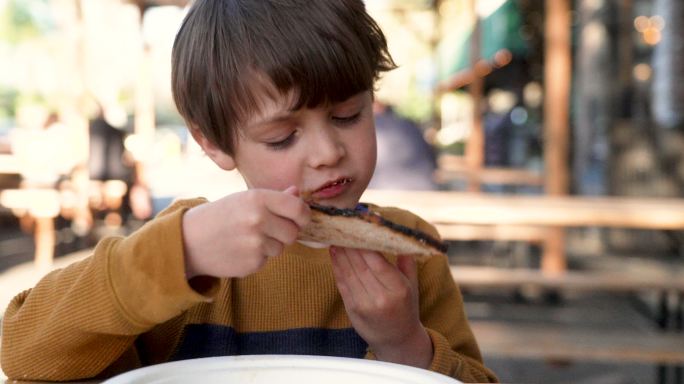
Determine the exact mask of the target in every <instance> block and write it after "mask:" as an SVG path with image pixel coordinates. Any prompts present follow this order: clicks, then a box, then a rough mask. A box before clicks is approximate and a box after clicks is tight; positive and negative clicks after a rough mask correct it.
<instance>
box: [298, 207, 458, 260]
mask: <svg viewBox="0 0 684 384" xmlns="http://www.w3.org/2000/svg"><path fill="white" fill-rule="evenodd" d="M309 206H310V207H311V209H314V210H316V211H319V212H323V213H325V214H326V215H330V216H343V217H357V218H359V219H362V220H365V221H367V222H369V223H375V224H380V225H382V226H385V227H387V228H390V229H392V230H394V231H396V232H399V233H402V234H404V235H407V236H411V237H413V238H414V239H416V240H418V241H420V242H421V243H423V244H427V245H429V246H431V247H433V248H435V249H437V250H438V251H440V252H442V253H446V251H447V249H448V247H447V245H446V244H444V243H442V242H441V241H439V240H437V239H435V238H433V237H432V236H430V235H428V234H426V233H423V232H421V231H418V230H416V229H412V228H409V227H406V226H403V225H401V224H397V223H394V222H392V221H389V220H387V219H384V218H383V217H382V216H380V215H378V214H377V213H374V212H371V211H370V209H369V208H368V206H367V205H366V204H358V205H357V206H356V208H354V209H349V208H336V207H330V206H326V205H318V204H315V203H312V204H309Z"/></svg>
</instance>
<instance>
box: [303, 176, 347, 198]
mask: <svg viewBox="0 0 684 384" xmlns="http://www.w3.org/2000/svg"><path fill="white" fill-rule="evenodd" d="M352 181H354V180H353V179H352V178H350V177H341V178H339V179H337V180H335V181H332V182H329V183H327V184H325V185H323V186H322V187H320V188H318V189H317V190H315V191H314V192H313V193H312V194H311V196H312V197H313V199H314V200H319V199H330V198H333V197H336V196H339V195H341V194H342V193H344V191H346V190H347V188H348V186H349V185H350V184H351V183H352Z"/></svg>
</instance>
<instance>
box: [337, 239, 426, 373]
mask: <svg viewBox="0 0 684 384" xmlns="http://www.w3.org/2000/svg"><path fill="white" fill-rule="evenodd" d="M330 256H331V258H332V266H333V273H334V275H335V281H336V284H337V288H338V289H339V291H340V295H341V296H342V300H343V301H344V306H345V308H346V310H347V314H348V315H349V319H350V320H351V322H352V325H353V326H354V329H355V330H356V331H357V332H358V333H359V335H360V336H361V337H362V338H363V339H364V340H366V342H367V343H368V345H369V347H370V348H371V350H372V351H373V353H374V354H375V356H376V357H377V358H378V359H379V360H383V361H389V362H394V363H400V364H406V365H412V366H416V367H420V368H428V367H429V366H430V363H431V362H432V356H433V349H432V341H431V340H430V336H429V335H428V333H427V331H426V330H425V328H424V327H423V325H422V323H421V322H420V309H419V306H418V275H417V272H416V264H415V260H413V258H412V257H410V256H399V258H398V260H397V266H396V267H395V266H394V265H392V264H391V263H390V262H388V261H387V260H386V259H385V258H384V257H383V256H382V255H381V254H380V253H378V252H373V251H365V250H358V249H349V248H338V247H331V248H330Z"/></svg>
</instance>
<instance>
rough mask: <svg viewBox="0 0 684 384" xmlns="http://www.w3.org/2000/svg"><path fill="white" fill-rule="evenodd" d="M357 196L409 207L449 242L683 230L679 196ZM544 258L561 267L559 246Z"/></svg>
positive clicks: (407, 193) (410, 193) (682, 203)
mask: <svg viewBox="0 0 684 384" xmlns="http://www.w3.org/2000/svg"><path fill="white" fill-rule="evenodd" d="M361 200H362V201H364V202H369V203H375V204H378V205H383V206H395V207H399V208H403V209H407V210H409V211H412V212H413V213H415V214H417V215H419V216H421V217H422V218H423V219H425V220H427V221H428V222H430V223H432V224H434V225H435V226H437V229H438V230H439V231H440V233H441V234H442V236H443V237H444V238H445V239H447V240H461V239H469V238H470V239H473V238H476V237H478V236H482V237H486V236H491V237H490V238H501V239H504V240H508V239H515V238H518V239H521V240H535V239H536V240H539V241H541V242H544V240H545V234H546V233H547V231H549V230H553V229H558V228H566V227H594V226H599V227H617V228H640V229H654V230H655V229H659V230H684V199H677V198H636V197H583V196H557V197H556V196H548V195H540V196H522V195H489V194H482V193H466V192H453V191H385V190H368V191H366V193H365V194H364V195H363V197H362V199H361ZM543 258H544V259H549V258H559V259H561V261H560V265H564V260H565V253H564V250H563V249H562V247H561V249H547V248H546V247H545V249H544V255H543ZM542 265H559V263H558V262H546V263H544V262H542ZM547 272H549V273H554V272H555V273H557V272H564V269H561V270H548V271H547Z"/></svg>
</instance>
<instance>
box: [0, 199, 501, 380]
mask: <svg viewBox="0 0 684 384" xmlns="http://www.w3.org/2000/svg"><path fill="white" fill-rule="evenodd" d="M204 201H205V200H201V199H197V200H185V201H179V202H177V203H175V204H174V205H172V206H171V207H169V208H168V209H166V210H165V211H164V212H162V213H161V214H160V215H159V216H158V217H157V218H155V219H154V220H152V221H150V222H149V223H147V224H146V225H145V226H144V227H142V228H141V229H140V230H138V231H137V232H136V233H134V234H132V235H131V236H129V237H126V238H108V239H104V240H102V241H101V242H100V243H99V244H98V245H97V247H96V248H95V250H94V253H93V255H92V256H90V257H89V258H87V259H85V260H83V261H80V262H77V263H74V264H72V265H70V266H68V267H67V268H64V269H62V270H57V271H54V272H52V273H50V274H48V275H47V276H45V277H44V278H43V279H42V280H41V281H40V282H39V283H38V284H37V285H36V286H35V287H34V288H33V289H31V290H27V291H25V292H22V293H20V294H19V295H17V296H16V297H15V298H14V299H13V301H12V302H11V303H10V305H9V307H8V308H7V311H6V312H5V318H4V320H3V333H2V337H3V340H2V353H1V356H2V369H3V370H4V372H5V374H6V375H7V376H8V377H9V378H13V379H24V380H54V381H60V380H75V379H85V378H93V377H99V378H104V377H108V376H112V375H114V374H117V373H120V372H124V371H127V370H131V369H134V368H137V367H141V366H145V365H149V364H156V363H162V362H166V361H170V360H179V359H187V358H196V357H207V356H221V355H245V354H308V355H329V356H344V357H357V358H364V357H365V358H373V356H372V353H369V352H368V351H367V344H366V343H365V342H364V340H363V339H362V338H361V337H359V335H358V334H357V333H356V332H355V331H354V329H353V328H352V327H351V323H350V321H349V318H348V317H347V315H346V312H345V310H344V306H343V304H342V299H341V297H340V296H339V294H338V292H337V289H336V286H335V282H334V279H333V275H332V269H331V264H330V260H329V257H328V253H327V252H328V251H327V250H325V249H311V248H307V247H305V246H303V245H301V244H295V245H293V246H289V247H287V248H286V249H285V251H284V254H283V255H281V256H280V257H276V258H272V259H270V261H269V262H268V263H267V264H266V266H265V267H264V268H263V269H262V270H260V271H259V272H258V273H256V274H254V275H251V276H248V277H246V278H239V279H238V278H233V279H215V278H209V277H200V278H195V279H193V280H192V281H191V282H190V283H188V281H187V280H186V278H185V275H184V261H183V244H182V237H181V218H182V215H183V213H184V212H185V211H186V210H187V209H188V208H189V207H192V206H194V205H197V204H201V203H203V202H204ZM373 210H374V211H377V212H378V213H380V214H382V215H383V216H385V217H387V218H388V219H390V220H394V221H396V222H399V223H401V224H404V225H406V226H409V227H413V228H418V229H421V230H423V231H426V232H428V233H431V234H433V235H437V233H436V230H435V229H434V228H433V227H432V226H430V225H429V224H427V223H426V222H425V221H423V220H421V219H420V218H418V217H416V216H415V215H412V214H410V213H408V212H406V211H402V210H398V209H391V208H377V207H373ZM390 258H391V256H390ZM418 271H419V279H420V312H421V319H422V321H423V324H424V326H425V327H426V328H427V329H428V332H429V334H430V337H431V339H432V343H433V346H434V359H433V361H432V365H431V367H430V369H431V370H434V371H437V372H441V373H443V374H446V375H449V376H453V377H455V378H458V379H460V380H462V381H470V382H488V381H494V380H496V378H495V376H494V375H493V374H492V373H491V372H490V371H489V370H487V369H486V368H485V367H484V366H483V365H482V358H481V356H480V352H479V350H478V346H477V344H476V342H475V339H474V338H473V334H472V332H471V330H470V327H469V325H468V321H467V319H466V316H465V313H464V310H463V302H462V298H461V294H460V292H459V290H458V288H457V287H456V285H455V284H454V281H453V280H452V278H451V275H450V273H449V268H448V263H447V260H446V258H445V257H432V258H430V259H428V260H427V261H425V262H423V263H421V264H419V265H418Z"/></svg>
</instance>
